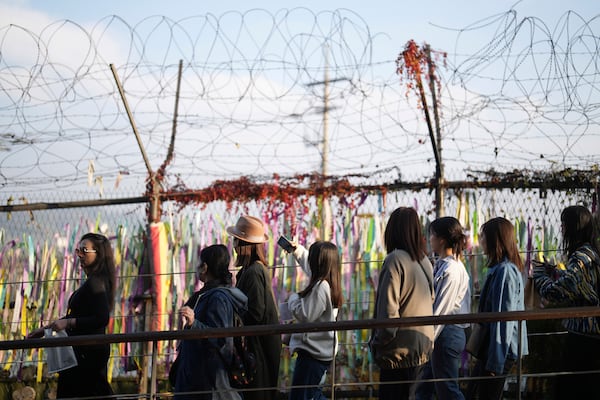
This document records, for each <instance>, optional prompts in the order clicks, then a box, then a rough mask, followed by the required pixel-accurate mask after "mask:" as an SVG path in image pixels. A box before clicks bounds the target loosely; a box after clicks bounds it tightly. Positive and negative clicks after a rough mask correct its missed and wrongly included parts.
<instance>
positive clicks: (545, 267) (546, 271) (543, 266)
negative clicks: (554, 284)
mask: <svg viewBox="0 0 600 400" xmlns="http://www.w3.org/2000/svg"><path fill="white" fill-rule="evenodd" d="M531 265H532V266H533V279H536V278H541V277H545V276H553V275H554V269H555V266H554V265H552V264H548V263H546V262H543V261H537V260H531Z"/></svg>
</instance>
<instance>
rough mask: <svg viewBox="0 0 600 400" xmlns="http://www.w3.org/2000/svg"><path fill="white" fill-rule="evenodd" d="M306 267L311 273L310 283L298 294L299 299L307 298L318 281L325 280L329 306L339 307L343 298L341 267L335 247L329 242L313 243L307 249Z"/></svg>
mask: <svg viewBox="0 0 600 400" xmlns="http://www.w3.org/2000/svg"><path fill="white" fill-rule="evenodd" d="M308 265H309V266H310V272H311V275H310V282H309V283H308V286H307V287H306V288H305V289H304V290H303V291H301V292H300V297H305V296H307V295H308V294H309V293H310V291H311V290H312V289H313V287H314V286H315V285H316V284H317V283H318V282H319V281H322V280H325V281H327V283H329V288H330V290H331V304H333V306H334V307H335V308H339V307H341V306H342V304H343V302H344V298H343V296H342V288H341V283H340V281H341V279H340V268H341V266H340V256H339V252H338V248H337V246H336V245H335V244H333V243H331V242H324V241H317V242H315V243H313V244H312V245H311V246H310V248H309V249H308Z"/></svg>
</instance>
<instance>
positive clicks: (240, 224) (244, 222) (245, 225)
mask: <svg viewBox="0 0 600 400" xmlns="http://www.w3.org/2000/svg"><path fill="white" fill-rule="evenodd" d="M227 233H229V234H230V235H231V236H234V237H236V238H238V239H240V240H243V241H245V242H248V243H264V242H267V241H268V240H269V236H268V235H267V234H266V233H265V224H264V223H263V222H262V220H260V219H258V218H256V217H251V216H249V215H242V216H241V217H240V218H239V219H238V220H237V222H236V223H235V226H230V227H228V228H227Z"/></svg>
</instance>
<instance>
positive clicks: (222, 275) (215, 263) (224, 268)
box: [200, 244, 232, 286]
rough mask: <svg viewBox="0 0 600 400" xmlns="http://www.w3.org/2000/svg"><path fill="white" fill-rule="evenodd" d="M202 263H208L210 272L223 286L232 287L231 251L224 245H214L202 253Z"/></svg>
mask: <svg viewBox="0 0 600 400" xmlns="http://www.w3.org/2000/svg"><path fill="white" fill-rule="evenodd" d="M200 262H202V263H206V266H207V269H208V272H210V274H211V275H212V276H213V277H215V279H216V280H218V282H219V284H221V285H228V286H231V282H232V274H231V272H230V271H229V264H230V262H231V256H230V255H229V250H227V247H225V246H224V245H222V244H213V245H211V246H208V247H205V248H203V249H202V250H201V251H200Z"/></svg>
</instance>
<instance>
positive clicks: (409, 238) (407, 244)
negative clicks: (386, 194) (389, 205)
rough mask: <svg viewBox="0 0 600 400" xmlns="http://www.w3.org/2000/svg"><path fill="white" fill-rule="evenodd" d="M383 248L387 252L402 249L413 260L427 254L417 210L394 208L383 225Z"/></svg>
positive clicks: (417, 259)
mask: <svg viewBox="0 0 600 400" xmlns="http://www.w3.org/2000/svg"><path fill="white" fill-rule="evenodd" d="M384 239H385V248H386V250H387V252H388V253H391V252H392V251H394V250H396V249H400V250H404V251H406V252H407V253H408V254H409V255H410V258H411V259H412V260H413V261H419V260H421V259H422V258H423V257H425V256H426V255H427V251H426V247H425V238H424V236H423V227H422V226H421V221H420V220H419V216H418V215H417V211H415V209H414V208H410V207H400V208H397V209H395V210H394V211H393V212H392V214H391V215H390V219H389V220H388V223H387V225H386V227H385V234H384Z"/></svg>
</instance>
